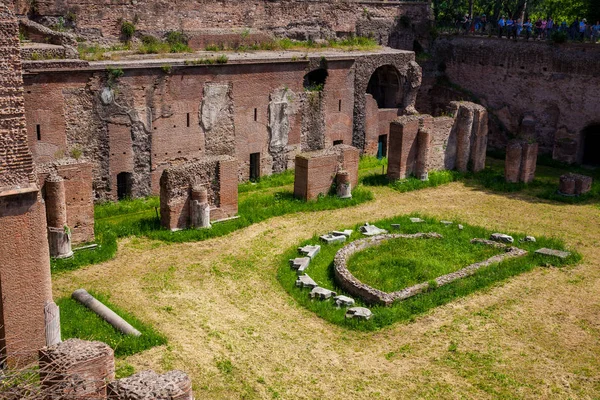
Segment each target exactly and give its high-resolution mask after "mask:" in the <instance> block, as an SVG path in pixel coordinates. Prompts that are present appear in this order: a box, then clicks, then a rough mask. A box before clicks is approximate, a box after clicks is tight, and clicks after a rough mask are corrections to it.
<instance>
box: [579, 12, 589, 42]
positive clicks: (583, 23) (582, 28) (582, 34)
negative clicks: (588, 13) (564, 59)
mask: <svg viewBox="0 0 600 400" xmlns="http://www.w3.org/2000/svg"><path fill="white" fill-rule="evenodd" d="M586 27H587V20H586V19H585V18H584V19H582V20H581V22H579V40H580V41H582V42H583V39H584V37H585V28H586Z"/></svg>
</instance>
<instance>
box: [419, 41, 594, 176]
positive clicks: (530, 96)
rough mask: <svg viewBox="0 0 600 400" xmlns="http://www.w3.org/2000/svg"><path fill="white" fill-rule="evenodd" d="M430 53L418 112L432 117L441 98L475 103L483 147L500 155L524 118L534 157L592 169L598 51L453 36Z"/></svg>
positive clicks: (437, 43) (568, 45) (581, 46)
mask: <svg viewBox="0 0 600 400" xmlns="http://www.w3.org/2000/svg"><path fill="white" fill-rule="evenodd" d="M431 53H432V57H431V60H429V61H426V62H424V63H421V65H422V66H423V70H424V72H423V85H422V86H421V90H420V92H419V97H418V102H417V108H418V109H419V111H421V112H426V113H431V114H433V115H439V114H440V113H441V112H444V110H445V107H446V104H447V103H448V101H451V100H471V99H474V98H476V99H477V102H478V103H480V104H481V105H483V106H485V107H486V108H487V110H488V112H489V113H490V116H491V118H490V148H492V149H495V150H504V149H505V148H506V146H507V144H508V142H509V141H510V140H511V139H513V138H514V137H515V136H516V135H520V133H521V131H522V129H523V126H522V124H523V121H524V120H527V119H530V118H531V119H533V120H534V121H535V126H534V127H533V128H532V132H531V133H532V137H531V138H530V139H532V140H533V141H535V142H537V143H538V146H539V152H540V154H547V155H551V156H552V158H553V159H555V160H557V161H561V162H566V163H583V164H589V165H600V156H599V154H600V153H598V151H597V149H598V143H600V119H598V115H599V114H600V103H599V102H597V101H594V100H591V99H594V98H596V97H597V93H596V92H597V90H596V89H597V88H598V87H599V86H600V51H598V46H595V45H593V44H583V43H566V44H561V45H549V44H548V43H546V42H536V41H530V42H525V41H520V42H512V41H508V40H500V39H495V38H478V37H462V36H461V37H443V38H439V39H437V40H435V42H434V44H433V46H432V47H431Z"/></svg>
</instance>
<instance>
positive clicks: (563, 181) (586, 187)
mask: <svg viewBox="0 0 600 400" xmlns="http://www.w3.org/2000/svg"><path fill="white" fill-rule="evenodd" d="M559 183H560V186H559V188H558V191H559V193H561V194H564V195H566V196H579V195H582V194H586V193H587V192H589V191H590V190H592V177H591V176H586V175H581V174H572V173H569V174H564V175H562V176H561V177H560V182H559Z"/></svg>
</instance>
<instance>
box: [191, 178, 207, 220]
mask: <svg viewBox="0 0 600 400" xmlns="http://www.w3.org/2000/svg"><path fill="white" fill-rule="evenodd" d="M190 220H191V226H193V227H194V228H210V227H211V225H210V204H209V203H208V191H207V190H206V188H205V187H202V186H194V187H193V188H192V197H191V199H190Z"/></svg>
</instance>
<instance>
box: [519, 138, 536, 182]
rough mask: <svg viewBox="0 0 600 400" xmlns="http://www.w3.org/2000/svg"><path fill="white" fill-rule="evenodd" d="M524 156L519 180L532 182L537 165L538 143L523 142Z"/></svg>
mask: <svg viewBox="0 0 600 400" xmlns="http://www.w3.org/2000/svg"><path fill="white" fill-rule="evenodd" d="M521 148H522V149H523V156H522V159H521V173H520V176H519V180H520V181H521V182H524V183H531V182H533V179H534V178H535V168H536V166H537V155H538V144H537V143H522V145H521Z"/></svg>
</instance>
